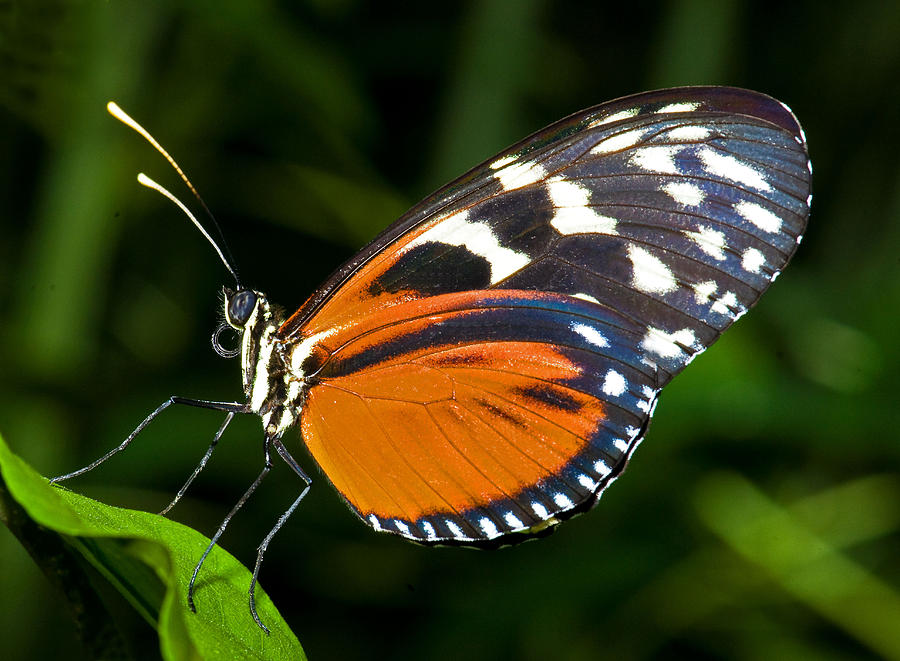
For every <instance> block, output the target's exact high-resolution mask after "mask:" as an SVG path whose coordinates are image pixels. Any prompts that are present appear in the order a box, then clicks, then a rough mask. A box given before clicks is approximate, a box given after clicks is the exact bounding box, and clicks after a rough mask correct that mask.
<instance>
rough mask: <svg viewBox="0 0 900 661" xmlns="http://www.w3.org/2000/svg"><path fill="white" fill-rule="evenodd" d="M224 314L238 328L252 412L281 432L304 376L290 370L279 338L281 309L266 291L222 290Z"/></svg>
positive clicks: (297, 402) (269, 430) (268, 428)
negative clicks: (301, 376)
mask: <svg viewBox="0 0 900 661" xmlns="http://www.w3.org/2000/svg"><path fill="white" fill-rule="evenodd" d="M225 318H226V320H227V321H228V323H229V325H231V326H232V327H233V328H234V329H236V330H238V331H240V332H241V334H242V336H241V374H242V380H243V386H244V394H245V395H246V396H247V402H248V406H249V409H250V411H251V412H253V413H255V414H257V415H258V416H260V417H261V418H262V422H263V429H264V430H265V432H266V434H267V435H269V436H281V435H282V434H283V433H284V432H285V431H286V430H287V429H288V428H289V427H291V426H292V425H293V424H294V422H296V415H297V413H298V412H299V410H300V408H301V404H302V396H303V393H304V392H305V388H304V387H303V386H304V383H303V380H302V379H298V378H297V377H296V375H294V374H292V373H291V372H289V371H288V370H287V369H286V367H285V361H284V359H283V354H282V351H281V346H280V342H279V340H278V328H279V327H280V326H281V324H282V323H283V322H284V313H283V311H282V310H281V309H280V308H278V307H275V306H273V305H271V304H270V303H269V301H268V299H267V298H266V296H265V294H263V293H261V292H258V291H253V290H250V289H242V290H239V291H237V292H231V291H230V290H227V289H226V290H225Z"/></svg>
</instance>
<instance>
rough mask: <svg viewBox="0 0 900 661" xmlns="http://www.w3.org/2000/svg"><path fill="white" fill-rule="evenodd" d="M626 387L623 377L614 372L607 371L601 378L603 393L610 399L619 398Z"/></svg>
mask: <svg viewBox="0 0 900 661" xmlns="http://www.w3.org/2000/svg"><path fill="white" fill-rule="evenodd" d="M627 387H628V384H627V383H626V381H625V377H624V376H622V375H621V374H619V373H618V372H617V371H615V370H609V371H608V372H607V373H606V376H605V377H603V393H604V394H606V395H609V396H610V397H619V396H620V395H621V394H622V393H624V392H625V390H626V388H627Z"/></svg>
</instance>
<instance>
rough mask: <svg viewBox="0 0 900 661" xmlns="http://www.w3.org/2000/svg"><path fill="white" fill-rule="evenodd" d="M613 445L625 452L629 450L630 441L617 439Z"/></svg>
mask: <svg viewBox="0 0 900 661" xmlns="http://www.w3.org/2000/svg"><path fill="white" fill-rule="evenodd" d="M613 445H615V446H616V450H618V451H619V452H623V453H624V452H628V441H626V440H624V439H621V438H617V439H615V440H614V441H613Z"/></svg>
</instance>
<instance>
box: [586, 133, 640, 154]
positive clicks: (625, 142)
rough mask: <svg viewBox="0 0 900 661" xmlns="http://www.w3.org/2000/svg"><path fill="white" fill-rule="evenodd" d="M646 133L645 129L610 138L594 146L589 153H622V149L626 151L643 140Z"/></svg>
mask: <svg viewBox="0 0 900 661" xmlns="http://www.w3.org/2000/svg"><path fill="white" fill-rule="evenodd" d="M646 133H647V129H646V128H640V129H632V130H630V131H625V132H624V133H619V134H617V135H613V136H610V137H608V138H606V139H605V140H601V141H600V142H598V143H597V144H596V145H594V147H593V149H591V153H592V154H609V153H611V152H614V151H622V150H623V149H628V148H629V147H633V146H634V145H636V144H637V143H638V142H640V141H641V138H643V137H644V135H645V134H646Z"/></svg>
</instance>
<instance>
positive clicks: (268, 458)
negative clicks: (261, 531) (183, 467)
mask: <svg viewBox="0 0 900 661" xmlns="http://www.w3.org/2000/svg"><path fill="white" fill-rule="evenodd" d="M271 444H272V439H271V438H269V437H268V436H266V440H265V442H264V445H263V454H264V456H265V465H264V466H263V469H262V471H260V473H259V475H257V476H256V479H255V480H253V484H251V485H250V486H249V487H248V488H247V490H246V491H245V492H244V495H243V496H241V498H240V500H238V501H237V504H235V506H234V507H232V508H231V511H230V512H229V513H228V515H227V516H226V517H225V519H224V520H223V521H222V523H221V524H219V528H218V530H216V533H215V534H214V535H213V536H212V539H211V540H210V541H209V545H208V546H207V547H206V550H205V551H204V552H203V555H202V556H200V560H199V561H198V562H197V565H196V566H195V567H194V573H193V574H191V581H190V583H188V593H187V602H188V607H189V608H190V609H191V610H192V611H193V612H195V613H196V612H197V608H196V606H194V582H195V581H196V580H197V574H199V573H200V568H201V567H202V566H203V563H204V562H205V561H206V557H207V556H208V555H209V554H210V552H211V551H212V550H213V547H214V546H215V545H216V544H217V543H218V542H219V538H220V537H221V536H222V534H223V533H224V532H225V528H227V527H228V524H229V523H230V522H231V519H232V517H234V515H235V514H237V513H238V510H240V509H241V508H242V507H243V506H244V504H245V503H246V502H247V501H248V500H249V499H250V496H252V495H253V492H254V491H256V489H257V487H259V485H260V484H261V483H262V481H263V479H265V477H266V475H268V474H269V471H270V470H272V453H271ZM258 621H259V620H257V622H258ZM263 628H265V627H263Z"/></svg>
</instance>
